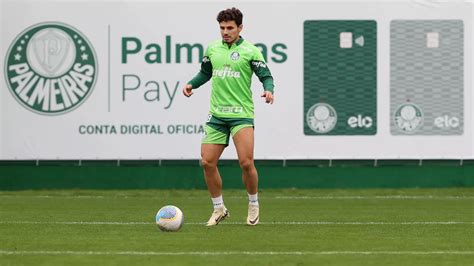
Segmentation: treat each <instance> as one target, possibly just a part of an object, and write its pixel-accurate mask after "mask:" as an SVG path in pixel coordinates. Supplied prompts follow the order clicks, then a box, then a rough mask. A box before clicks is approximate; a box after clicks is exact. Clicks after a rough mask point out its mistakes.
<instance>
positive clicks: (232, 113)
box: [189, 37, 274, 118]
mask: <svg viewBox="0 0 474 266" xmlns="http://www.w3.org/2000/svg"><path fill="white" fill-rule="evenodd" d="M253 73H255V74H256V75H257V77H258V78H259V80H260V81H261V82H262V83H263V88H264V90H266V91H270V92H272V93H273V87H274V85H273V77H272V75H271V73H270V70H269V69H268V67H267V64H266V63H265V59H264V58H263V55H262V53H261V52H260V50H259V49H258V48H257V47H256V46H255V45H253V44H251V43H250V42H248V41H246V40H244V39H243V38H242V37H241V38H240V39H239V40H238V41H237V42H235V43H233V44H232V45H231V46H229V45H228V44H227V43H225V42H223V41H222V40H216V41H214V42H212V43H210V44H209V46H208V47H207V49H206V53H205V55H204V58H203V59H202V64H201V71H200V72H199V73H198V74H197V75H196V77H194V78H193V79H192V80H191V81H190V82H189V84H191V85H192V87H193V89H197V88H198V87H200V86H201V85H203V84H204V83H206V82H207V81H208V80H209V79H211V78H212V92H211V107H210V111H209V112H210V114H212V115H213V116H216V117H222V118H253V117H254V105H253V98H252V90H251V88H250V86H251V83H252V74H253Z"/></svg>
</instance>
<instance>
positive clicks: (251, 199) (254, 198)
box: [247, 192, 258, 206]
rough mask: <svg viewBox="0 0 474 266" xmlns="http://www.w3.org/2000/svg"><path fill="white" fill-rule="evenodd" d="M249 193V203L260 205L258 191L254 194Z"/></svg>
mask: <svg viewBox="0 0 474 266" xmlns="http://www.w3.org/2000/svg"><path fill="white" fill-rule="evenodd" d="M247 194H248V193H247ZM248 195H249V204H250V205H256V206H258V192H257V193H255V194H253V195H251V194H248Z"/></svg>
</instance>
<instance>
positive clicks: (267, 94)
mask: <svg viewBox="0 0 474 266" xmlns="http://www.w3.org/2000/svg"><path fill="white" fill-rule="evenodd" d="M262 97H263V98H265V102H266V103H269V104H273V93H272V92H270V91H264V92H263V94H262Z"/></svg>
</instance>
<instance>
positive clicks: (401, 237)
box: [0, 189, 474, 265]
mask: <svg viewBox="0 0 474 266" xmlns="http://www.w3.org/2000/svg"><path fill="white" fill-rule="evenodd" d="M259 195H260V204H261V224H259V225H258V226H256V227H249V226H246V225H244V223H245V218H246V211H247V209H246V207H247V206H246V204H247V199H246V196H245V192H244V191H242V190H225V191H224V201H225V204H226V206H227V208H229V210H230V211H231V217H230V218H229V219H227V220H225V221H223V222H222V223H221V224H219V225H218V226H216V227H213V228H207V227H205V226H204V222H205V221H206V220H207V219H208V216H209V215H210V214H211V211H212V209H211V208H212V207H211V203H210V199H209V197H208V192H207V191H204V190H120V191H101V190H45V191H21V192H0V239H1V241H0V265H65V264H67V265H117V264H123V265H157V264H159V265H199V264H222V263H223V262H225V264H226V265H247V264H256V265H299V264H300V265H315V264H320V265H469V264H471V263H472V261H474V189H398V190H393V189H392V190H379V189H373V190H296V189H295V190H291V189H289V190H263V191H261V192H260V194H259ZM166 204H174V205H177V206H178V207H180V208H181V209H182V210H183V212H184V216H185V224H184V226H183V228H182V230H181V231H179V232H177V233H164V232H161V231H159V230H158V229H157V228H156V226H155V225H154V216H155V214H156V211H157V210H158V209H159V208H160V207H161V206H163V205H166Z"/></svg>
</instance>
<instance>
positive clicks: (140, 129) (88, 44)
mask: <svg viewBox="0 0 474 266" xmlns="http://www.w3.org/2000/svg"><path fill="white" fill-rule="evenodd" d="M471 5H472V4H469V3H459V2H458V3H443V4H441V3H437V2H430V1H412V2H391V3H390V2H389V3H379V2H347V3H346V2H292V1H288V2H277V3H273V2H266V1H262V2H258V1H257V2H241V3H232V4H231V3H221V2H198V1H193V2H183V1H178V2H171V1H170V2H164V1H161V2H137V3H135V2H133V1H130V2H123V1H121V2H118V1H117V2H114V1H107V2H98V3H93V2H88V1H85V2H75V1H66V2H61V1H13V0H10V1H4V2H3V3H2V6H1V7H2V13H1V16H2V17H1V23H2V24H1V37H2V38H1V54H2V56H4V74H3V75H1V78H0V79H1V81H0V84H1V85H0V86H1V87H0V108H1V121H0V122H1V123H0V140H1V141H0V159H197V158H199V157H200V141H201V138H202V136H203V124H204V121H205V120H206V118H207V113H208V109H209V97H210V88H211V86H210V82H209V83H207V84H206V85H204V86H202V87H201V88H199V89H197V90H196V91H195V93H194V95H193V96H192V97H191V98H186V97H184V96H183V95H182V92H181V89H182V87H183V86H184V85H185V84H186V82H187V81H189V80H190V79H191V78H192V77H194V75H195V74H196V73H197V72H198V71H199V69H200V59H201V56H202V53H203V51H204V50H205V49H206V45H207V44H208V43H209V42H211V41H213V40H215V39H218V38H220V35H219V27H218V23H217V21H216V16H217V13H218V12H219V11H220V10H222V9H225V8H228V7H232V6H236V7H238V8H239V9H241V10H242V12H243V14H244V22H243V24H244V28H243V31H242V36H243V37H244V38H245V39H247V40H249V41H251V42H253V43H255V44H257V46H258V47H259V48H260V49H261V50H262V52H263V54H264V56H265V58H266V60H267V63H268V66H269V68H270V70H271V72H272V74H273V76H274V79H275V84H276V87H275V103H274V104H273V105H267V104H265V103H264V102H263V100H262V99H261V98H260V94H261V92H262V85H261V84H260V82H259V81H258V79H256V78H254V80H253V84H252V90H253V93H254V101H255V114H256V117H255V139H256V140H255V158H256V159H318V158H332V159H336V158H345V159H353V158H354V159H355V158H376V159H383V158H423V159H428V158H473V157H474V156H473V155H474V154H473V143H472V139H473V132H472V122H473V118H472V103H473V102H474V99H473V94H472V72H473V71H472V47H473V44H472V32H473V29H472V9H471ZM323 20H326V21H328V20H330V21H351V20H366V21H375V23H373V25H376V38H374V39H373V40H374V42H375V43H376V61H374V62H375V63H376V97H375V98H374V99H376V102H375V103H374V104H375V105H374V108H375V109H376V114H374V115H373V116H371V115H367V116H363V115H359V114H357V113H354V114H349V115H350V117H349V119H347V121H343V124H342V125H346V126H347V127H348V128H349V129H350V128H354V129H357V127H361V128H363V127H374V128H372V131H371V132H372V133H369V134H366V135H364V134H359V135H358V134H357V133H355V134H352V133H348V134H336V135H327V134H320V132H317V131H315V132H312V134H308V133H305V123H310V122H308V121H309V119H310V117H308V116H310V115H309V114H308V113H307V112H306V110H305V109H304V106H303V103H304V99H305V97H307V95H305V82H307V81H305V80H306V79H305V77H304V66H305V56H306V60H308V56H307V55H305V52H304V51H305V50H304V46H305V45H307V44H305V43H304V42H305V36H304V35H305V21H323ZM393 20H456V21H460V24H459V25H461V26H460V27H462V30H461V31H460V34H462V35H463V37H464V38H463V40H464V43H463V47H464V48H463V49H464V50H460V51H458V53H461V54H462V55H463V56H464V63H463V64H462V66H461V72H460V73H461V79H462V80H461V81H462V82H461V83H460V84H462V86H463V87H461V91H462V90H464V94H463V96H462V98H461V99H462V101H463V106H462V107H460V108H461V113H462V114H463V117H461V118H458V117H455V119H454V118H453V116H452V115H450V114H442V115H440V116H439V117H437V118H436V119H438V120H437V122H434V121H424V122H423V123H424V124H425V125H427V124H428V123H431V124H432V123H435V125H439V128H438V129H439V130H441V129H442V127H443V126H444V125H446V127H461V126H462V130H458V131H453V132H454V133H453V135H449V134H448V135H447V134H444V133H442V131H439V132H441V133H440V134H436V132H435V133H434V134H430V135H429V136H426V135H425V136H424V135H423V134H421V135H417V134H415V133H413V134H412V133H411V132H408V134H405V135H403V134H393V132H391V128H390V127H391V122H390V121H391V119H400V118H399V117H397V115H396V114H392V113H391V110H390V101H391V96H390V88H391V84H390V73H391V69H390V62H391V58H390V57H391V53H390V52H391V51H390V42H391V22H392V21H393ZM307 25H309V24H307ZM316 26H317V25H316ZM306 30H311V29H308V28H307V29H306ZM341 36H343V35H341ZM344 36H349V35H344ZM350 36H352V35H350ZM429 36H431V37H430V38H433V36H435V37H436V36H441V37H439V38H443V35H442V34H441V35H436V34H435V35H433V34H431V35H429ZM306 37H308V36H306ZM355 37H356V36H355V35H354V38H355ZM430 40H431V39H430ZM355 41H356V42H355V44H354V45H356V46H357V45H359V46H361V47H362V46H363V45H364V42H362V39H361V38H359V37H358V38H357V40H355ZM368 41H369V40H368V38H367V37H366V39H365V45H366V46H368ZM316 42H317V40H316ZM441 44H442V45H444V44H449V43H445V42H444V41H443V39H441ZM337 45H339V43H337ZM341 45H342V44H341ZM344 45H347V44H344ZM430 45H431V44H430ZM349 46H352V44H349ZM349 46H347V47H349ZM341 47H342V46H341ZM364 47H365V46H364ZM344 48H345V47H344ZM431 51H433V50H431ZM49 88H54V89H49ZM347 97H349V96H347ZM436 97H438V96H435V98H436ZM439 97H442V96H439ZM409 100H410V99H408V101H409ZM347 101H348V104H350V101H351V99H350V98H347ZM404 110H405V113H406V114H407V115H408V116H409V114H410V112H409V111H411V110H412V109H404ZM413 110H415V111H416V109H413ZM400 112H401V113H403V108H402V110H401V111H400ZM339 114H341V113H339ZM415 116H416V115H415ZM435 116H436V114H435ZM339 117H342V115H339ZM401 117H402V118H403V117H404V116H403V115H401ZM417 117H418V116H416V118H417ZM453 119H454V120H453ZM456 119H457V120H456ZM393 121H395V120H393ZM415 126H416V125H415ZM435 129H436V127H435ZM306 130H311V129H310V128H309V127H308V125H306ZM334 132H336V131H334ZM348 132H350V131H348ZM401 132H402V131H401ZM419 132H421V131H419ZM446 132H447V131H446ZM313 133H314V134H313ZM402 133H404V132H402ZM223 158H236V154H235V150H234V148H233V144H231V145H230V146H229V148H228V149H226V151H225V152H224V154H223Z"/></svg>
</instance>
